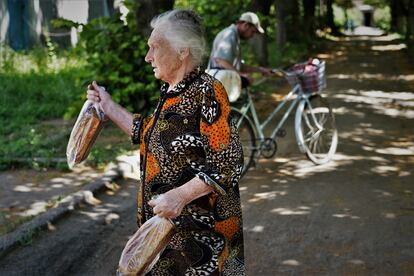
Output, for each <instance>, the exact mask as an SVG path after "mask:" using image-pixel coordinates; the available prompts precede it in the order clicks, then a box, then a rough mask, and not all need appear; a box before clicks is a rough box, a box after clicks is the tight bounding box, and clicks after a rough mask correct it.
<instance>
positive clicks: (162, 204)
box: [148, 188, 187, 218]
mask: <svg viewBox="0 0 414 276" xmlns="http://www.w3.org/2000/svg"><path fill="white" fill-rule="evenodd" d="M148 204H149V205H150V206H151V207H153V212H154V214H155V215H158V216H160V217H164V218H176V217H178V216H179V215H180V214H181V211H182V210H183V208H184V206H185V205H186V204H187V202H186V199H185V197H184V195H183V194H181V193H180V190H179V189H178V188H175V189H172V190H170V191H168V192H166V193H164V194H161V195H159V196H158V197H157V198H155V199H152V200H150V201H149V202H148Z"/></svg>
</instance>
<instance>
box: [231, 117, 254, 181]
mask: <svg viewBox="0 0 414 276" xmlns="http://www.w3.org/2000/svg"><path fill="white" fill-rule="evenodd" d="M231 114H232V116H233V119H234V120H235V122H236V126H237V128H238V131H239V139H240V143H241V145H242V148H243V156H244V164H243V171H242V176H244V175H245V174H246V172H247V170H248V169H249V168H250V166H252V165H253V162H254V155H255V152H256V137H255V134H254V130H253V126H252V124H251V122H250V121H249V120H248V119H247V118H246V117H245V116H243V115H242V114H241V113H240V111H238V110H237V109H232V111H231Z"/></svg>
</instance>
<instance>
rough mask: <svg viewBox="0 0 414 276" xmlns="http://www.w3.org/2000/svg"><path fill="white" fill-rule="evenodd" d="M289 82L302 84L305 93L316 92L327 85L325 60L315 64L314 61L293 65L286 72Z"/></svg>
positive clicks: (292, 84) (293, 84)
mask: <svg viewBox="0 0 414 276" xmlns="http://www.w3.org/2000/svg"><path fill="white" fill-rule="evenodd" d="M285 73H286V74H285V76H286V79H287V81H288V82H289V84H290V85H291V86H292V87H293V86H295V85H296V84H300V86H301V88H302V90H303V92H304V93H315V92H319V91H321V90H322V89H323V88H325V87H326V76H325V61H321V62H320V63H319V64H313V63H312V61H310V62H305V63H298V64H295V65H293V66H292V67H291V68H289V69H288V70H287V71H286V72H285Z"/></svg>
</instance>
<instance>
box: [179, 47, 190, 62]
mask: <svg viewBox="0 0 414 276" xmlns="http://www.w3.org/2000/svg"><path fill="white" fill-rule="evenodd" d="M189 55H190V49H189V48H184V49H181V50H180V60H184V59H185V58H186V57H188V56H189Z"/></svg>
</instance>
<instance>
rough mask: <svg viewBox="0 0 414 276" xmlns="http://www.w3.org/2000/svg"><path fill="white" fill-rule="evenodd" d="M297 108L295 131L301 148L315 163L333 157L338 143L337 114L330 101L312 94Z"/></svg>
mask: <svg viewBox="0 0 414 276" xmlns="http://www.w3.org/2000/svg"><path fill="white" fill-rule="evenodd" d="M308 100H309V102H308V101H306V100H302V101H301V103H300V104H299V106H298V109H297V110H296V117H295V133H296V139H297V142H298V145H299V148H300V149H301V151H302V152H304V153H305V154H306V156H307V157H308V158H309V160H311V161H312V162H314V163H315V164H324V163H326V162H328V161H329V160H331V159H332V157H333V155H334V154H335V151H336V147H337V145H338V132H337V130H336V125H335V116H334V114H333V112H332V109H331V107H330V106H329V104H328V101H327V100H326V99H324V98H323V97H322V96H320V95H312V96H311V97H309V98H308Z"/></svg>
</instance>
